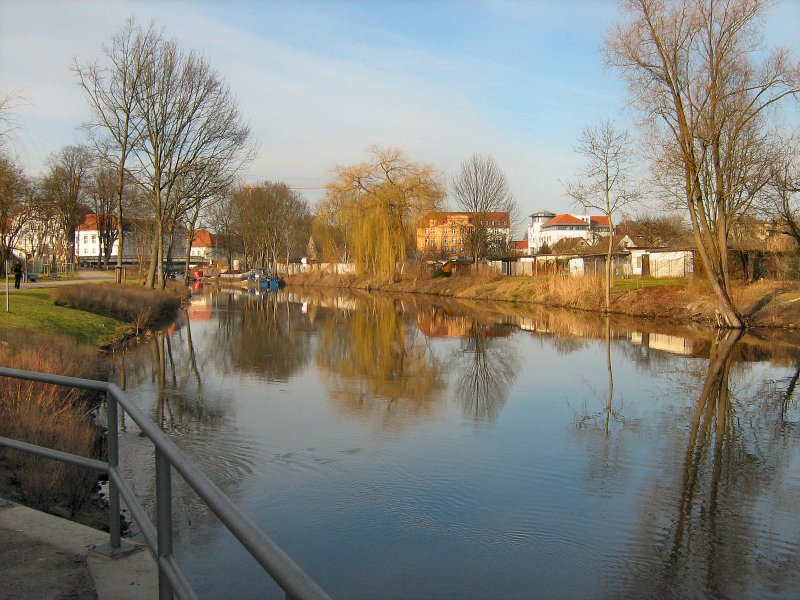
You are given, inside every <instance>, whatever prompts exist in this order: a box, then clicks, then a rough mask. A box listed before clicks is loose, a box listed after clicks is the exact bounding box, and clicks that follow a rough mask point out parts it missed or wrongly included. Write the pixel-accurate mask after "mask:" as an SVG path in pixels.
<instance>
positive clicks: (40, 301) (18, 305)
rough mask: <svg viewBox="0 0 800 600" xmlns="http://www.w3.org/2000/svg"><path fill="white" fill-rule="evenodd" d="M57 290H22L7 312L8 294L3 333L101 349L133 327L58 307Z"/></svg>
mask: <svg viewBox="0 0 800 600" xmlns="http://www.w3.org/2000/svg"><path fill="white" fill-rule="evenodd" d="M53 291H54V290H52V289H50V290H48V289H34V290H20V291H19V292H15V293H12V294H11V295H10V298H9V308H10V311H9V312H6V310H5V309H6V298H5V294H3V295H2V297H1V298H0V312H2V316H1V317H0V330H1V331H9V330H13V329H26V330H32V331H41V332H44V333H47V334H51V335H60V336H66V337H69V338H72V339H74V340H75V341H77V342H78V343H79V344H81V345H85V346H93V347H95V348H102V347H105V346H108V345H110V344H112V343H113V342H114V341H116V340H118V339H120V338H121V337H122V336H123V335H124V334H125V333H126V332H127V331H129V330H130V325H128V324H127V323H124V322H122V321H119V320H117V319H114V318H111V317H105V316H100V315H97V314H94V313H90V312H86V311H82V310H75V309H72V308H66V307H62V306H56V305H55V304H54V302H53V298H52V297H51V294H52V293H53Z"/></svg>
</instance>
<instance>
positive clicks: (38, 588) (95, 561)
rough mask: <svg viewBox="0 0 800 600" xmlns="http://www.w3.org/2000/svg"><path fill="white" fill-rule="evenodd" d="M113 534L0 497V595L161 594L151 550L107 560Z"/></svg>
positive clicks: (55, 599) (46, 598) (122, 599)
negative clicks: (104, 553) (102, 550)
mask: <svg viewBox="0 0 800 600" xmlns="http://www.w3.org/2000/svg"><path fill="white" fill-rule="evenodd" d="M103 544H108V534H107V533H104V532H102V531H98V530H96V529H92V528H91V527H86V526H85V525H80V524H78V523H73V522H72V521H67V520H66V519H61V518H59V517H54V516H53V515H48V514H46V513H43V512H39V511H37V510H33V509H31V508H26V507H24V506H20V505H18V504H14V503H11V502H7V501H5V500H3V499H0V599H3V600H6V599H7V600H12V599H13V600H63V599H72V598H75V599H83V598H88V599H97V600H127V599H130V600H140V599H141V600H144V599H154V598H158V576H157V572H156V567H155V563H154V562H153V559H152V557H151V556H150V553H149V552H147V551H146V550H145V549H143V548H142V549H139V550H137V551H135V552H133V553H131V554H127V555H125V556H121V557H119V558H114V559H112V558H106V557H104V556H102V555H100V554H98V553H96V552H94V551H93V550H91V548H92V547H93V546H102V545H103Z"/></svg>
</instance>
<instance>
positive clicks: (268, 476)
mask: <svg viewBox="0 0 800 600" xmlns="http://www.w3.org/2000/svg"><path fill="white" fill-rule="evenodd" d="M799 368H800V350H799V349H798V347H797V346H794V345H792V344H791V343H789V342H786V341H783V340H781V339H778V338H775V339H758V338H756V337H754V336H752V335H750V336H747V337H745V338H742V339H736V336H734V335H729V336H722V337H720V338H718V339H716V338H714V337H712V335H711V334H710V332H704V331H702V330H699V329H698V330H692V329H688V328H677V327H671V328H670V327H669V326H659V325H658V324H654V323H645V322H635V321H631V322H619V321H611V322H610V323H608V322H606V320H604V319H603V318H601V317H599V316H597V315H584V314H573V313H568V312H552V311H551V312H545V311H541V310H538V311H533V309H522V308H515V307H513V306H511V305H496V304H493V305H467V304H463V303H459V302H455V301H450V300H441V301H438V302H436V301H431V300H430V299H425V298H417V297H413V296H404V297H402V298H401V297H390V296H375V295H374V294H373V295H362V296H349V297H344V296H337V295H336V292H333V291H325V292H322V293H320V292H315V293H311V294H309V295H304V294H303V293H286V292H281V293H280V294H279V295H277V296H275V295H272V296H266V297H264V296H249V295H245V294H238V295H236V294H232V293H225V292H213V293H205V294H200V295H197V296H195V298H194V300H193V303H192V305H191V307H190V308H189V309H188V310H187V311H186V313H185V314H184V315H183V316H182V317H181V319H180V320H179V322H178V323H176V325H175V327H174V328H172V329H170V330H169V331H168V332H166V333H164V334H163V335H158V336H155V337H154V338H153V339H152V340H151V341H149V342H143V343H142V344H140V345H139V346H137V347H135V348H132V349H130V350H129V351H127V352H126V353H124V355H123V354H120V355H119V356H117V357H115V377H116V378H117V381H118V382H119V383H120V384H121V385H122V386H123V387H125V388H126V389H127V390H128V392H129V393H130V394H131V396H132V397H133V398H135V399H136V401H137V402H138V403H139V404H140V405H141V406H142V407H143V408H144V409H145V410H146V411H147V412H148V413H149V414H150V415H151V416H152V418H153V419H154V420H155V421H156V422H160V423H161V425H162V427H163V428H164V430H165V431H166V432H168V433H169V435H170V436H171V437H172V438H173V439H174V440H175V442H176V443H177V444H178V445H179V446H180V447H181V448H182V449H183V450H184V451H185V452H186V453H187V454H188V455H189V457H190V458H191V459H192V460H194V461H195V462H196V463H197V464H198V466H200V468H202V469H203V470H204V471H205V472H206V473H208V474H209V476H210V477H211V479H212V480H213V481H214V482H215V483H217V484H218V485H219V486H220V487H221V488H222V489H223V490H224V491H225V492H226V493H227V494H229V495H230V496H231V497H232V499H233V500H234V502H236V503H237V504H238V505H240V506H241V507H242V508H243V509H244V511H245V512H246V513H247V514H248V515H250V516H251V517H252V518H253V519H254V520H255V521H256V522H257V523H259V524H260V526H261V527H262V528H263V529H264V530H265V531H266V532H267V533H268V534H269V535H270V536H272V537H273V538H274V539H275V540H276V541H277V542H278V543H279V544H281V545H282V546H283V547H284V548H285V549H286V550H287V551H288V552H289V554H290V555H291V556H292V557H293V558H295V559H296V560H297V561H298V562H299V563H300V564H301V565H302V566H303V568H304V569H306V570H307V571H308V572H309V573H310V574H311V575H312V576H313V577H314V578H315V579H316V580H317V581H318V582H319V583H320V584H321V585H322V586H323V587H324V588H325V589H326V590H327V591H328V592H329V593H330V594H331V595H333V596H334V597H338V598H504V599H505V598H604V597H608V598H619V597H631V598H634V597H635V598H640V597H658V598H662V597H685V598H691V597H714V598H717V597H720V598H721V597H729V598H765V597H782V598H783V597H800V558H799V557H800V517H798V507H800V450H799V449H798V443H797V442H798V438H799V437H800V429H799V428H798V425H800V408H799V407H798V399H797V396H798V394H800V392H795V384H796V383H797V379H798V373H800V371H799V370H798V369H799ZM121 427H122V431H123V433H122V448H123V452H124V453H125V458H124V459H123V467H124V469H125V470H126V471H127V472H128V475H129V477H131V478H132V479H133V481H134V484H135V486H134V487H135V490H136V492H137V494H139V496H140V497H141V498H147V497H149V496H151V495H152V493H153V466H152V464H153V463H152V450H151V449H150V446H149V445H148V443H147V442H146V440H143V439H142V438H141V437H140V436H139V435H138V430H137V429H136V427H135V426H134V425H133V424H132V423H129V422H124V423H122V424H121ZM175 487H176V489H175V495H176V499H175V504H176V506H177V507H178V511H177V515H176V518H175V526H176V529H177V539H176V543H175V548H176V554H177V555H178V557H179V560H180V562H181V563H182V564H183V565H184V566H185V568H186V570H187V572H188V574H189V576H190V579H191V581H192V582H193V583H194V585H195V587H196V589H197V590H198V592H199V593H200V594H201V596H204V597H209V598H263V597H276V598H277V597H281V595H280V593H279V591H277V590H276V588H275V587H274V585H273V584H272V583H271V582H270V581H269V579H268V578H267V577H266V576H265V575H263V574H262V573H261V571H260V569H259V567H258V566H257V565H256V564H255V562H254V561H253V560H252V559H250V558H249V557H248V555H247V554H246V553H245V552H244V551H242V550H240V549H239V547H238V545H237V544H236V543H235V542H234V540H233V539H232V537H231V536H230V535H229V534H228V533H227V532H226V531H225V530H224V529H223V528H222V527H220V526H219V524H218V523H217V521H216V519H215V518H214V517H213V516H212V515H209V514H207V513H206V511H204V510H203V509H202V507H201V505H200V502H199V501H197V499H196V498H194V497H193V496H192V494H191V493H189V492H187V490H186V489H185V488H184V487H183V486H182V485H179V484H178V482H176V483H175ZM144 503H145V505H148V506H149V501H146V500H145V501H144Z"/></svg>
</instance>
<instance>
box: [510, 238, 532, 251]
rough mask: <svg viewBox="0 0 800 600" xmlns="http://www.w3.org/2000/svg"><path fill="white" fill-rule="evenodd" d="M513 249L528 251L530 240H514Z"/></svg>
mask: <svg viewBox="0 0 800 600" xmlns="http://www.w3.org/2000/svg"><path fill="white" fill-rule="evenodd" d="M511 244H512V245H513V247H514V248H515V249H517V250H527V249H528V240H514V241H513V242H511Z"/></svg>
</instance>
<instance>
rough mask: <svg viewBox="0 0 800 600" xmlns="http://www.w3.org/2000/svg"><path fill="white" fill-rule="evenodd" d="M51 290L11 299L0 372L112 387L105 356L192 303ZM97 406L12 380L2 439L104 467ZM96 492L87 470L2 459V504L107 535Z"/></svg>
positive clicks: (1, 331) (1, 333) (104, 291)
mask: <svg viewBox="0 0 800 600" xmlns="http://www.w3.org/2000/svg"><path fill="white" fill-rule="evenodd" d="M94 283H99V282H94ZM42 287H43V286H41V285H37V286H30V287H29V288H28V289H23V290H16V291H15V292H13V293H11V295H10V297H9V299H8V309H9V310H8V311H7V313H6V316H5V319H3V320H2V323H0V364H2V365H4V366H9V367H13V368H17V369H23V370H30V371H39V372H46V373H55V374H59V375H66V376H72V377H82V378H89V379H104V378H105V368H104V360H103V358H102V355H103V352H104V351H108V350H110V349H114V348H117V347H119V346H120V344H122V343H123V342H124V341H125V340H128V339H130V338H132V337H134V336H135V335H138V334H139V332H140V331H142V330H143V329H150V328H153V327H158V326H159V325H160V324H162V323H164V322H166V321H169V320H174V319H175V316H176V314H177V311H178V308H179V307H180V304H181V297H182V296H181V295H182V294H186V293H187V292H186V290H185V286H181V289H179V290H177V293H171V292H163V291H157V290H148V289H144V288H142V287H141V286H134V285H131V286H122V287H120V286H117V285H114V284H104V283H99V285H94V284H92V285H86V286H79V285H70V286H67V287H58V289H54V290H47V289H42ZM98 406H99V399H98V398H97V397H95V396H92V395H91V394H88V395H87V394H85V393H78V392H77V391H76V390H68V389H64V388H57V387H53V386H44V385H42V384H33V383H24V382H18V381H16V380H10V379H5V378H3V379H1V380H0V435H3V436H5V437H9V438H11V439H17V440H21V441H25V442H28V443H33V444H37V445H42V446H47V447H51V448H56V449H59V450H63V451H65V452H71V453H74V454H79V455H83V456H90V457H93V458H102V455H103V454H104V452H105V450H104V447H105V434H104V431H103V430H102V429H101V428H100V427H98V426H97V425H96V424H95V421H94V414H95V412H96V410H97V409H98ZM95 488H96V477H94V476H92V475H91V474H90V473H88V472H86V471H85V470H82V469H80V468H78V467H71V466H68V465H65V464H64V463H59V462H54V461H46V460H44V459H41V458H39V457H34V456H32V455H28V454H24V453H20V452H16V451H12V450H5V451H2V452H0V497H4V498H6V499H9V500H12V501H14V502H18V503H21V504H24V505H26V506H30V507H32V508H36V509H38V510H42V511H45V512H48V513H51V514H55V515H57V516H61V517H65V518H69V519H71V520H74V521H76V522H78V523H82V524H85V525H89V526H91V527H95V528H98V529H104V530H106V531H107V530H108V511H107V507H106V505H105V503H104V501H103V500H102V499H101V498H99V496H98V494H97V490H96V489H95Z"/></svg>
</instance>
